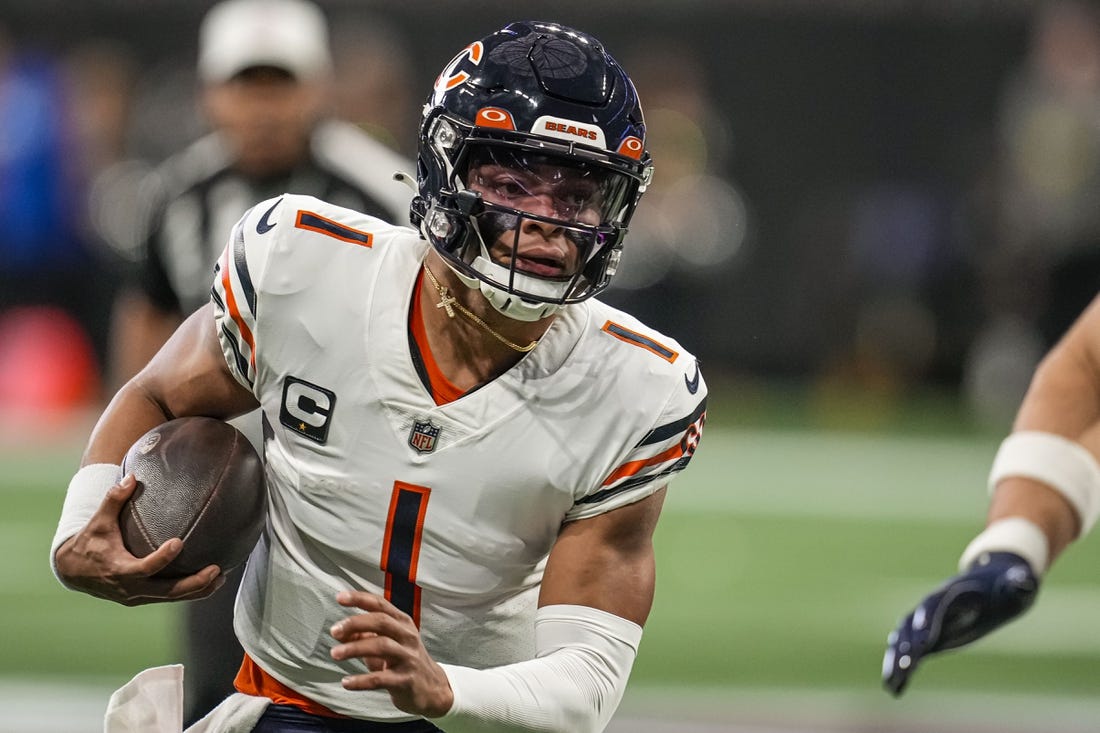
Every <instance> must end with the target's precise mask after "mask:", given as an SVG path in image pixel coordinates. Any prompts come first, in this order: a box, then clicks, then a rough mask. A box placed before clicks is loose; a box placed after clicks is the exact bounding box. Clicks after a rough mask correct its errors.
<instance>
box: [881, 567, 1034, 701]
mask: <svg viewBox="0 0 1100 733" xmlns="http://www.w3.org/2000/svg"><path fill="white" fill-rule="evenodd" d="M1038 592H1039V578H1038V576H1036V575H1035V573H1034V571H1033V570H1032V569H1031V566H1030V565H1029V564H1028V562H1027V561H1026V560H1024V559H1023V558H1022V557H1020V556H1019V555H1016V554H1014V553H1011V552H990V553H983V554H982V555H980V556H979V557H978V559H977V560H975V561H974V563H973V564H972V565H971V566H970V568H969V569H968V570H966V572H964V573H961V574H959V575H956V576H955V577H953V578H951V579H949V580H948V581H947V582H945V583H944V584H943V585H942V586H940V587H939V588H938V589H937V590H936V591H935V592H933V593H931V594H930V595H928V596H926V597H925V598H924V600H922V601H921V602H920V603H919V604H918V605H917V607H916V608H915V609H914V610H913V612H912V613H910V614H909V615H908V616H906V617H905V618H904V619H902V621H901V623H900V624H898V627H897V628H896V629H895V630H894V631H892V632H891V633H890V635H889V636H888V637H887V640H886V642H887V646H886V654H885V656H884V657H883V660H882V683H883V685H884V686H885V687H886V689H887V690H889V691H890V692H891V693H893V694H894V695H895V696H897V695H901V693H902V692H903V691H904V690H905V686H906V685H907V684H908V682H909V678H910V677H911V676H912V674H913V672H914V671H915V670H916V668H917V665H918V664H920V662H921V660H923V659H924V657H926V656H928V655H929V654H933V653H936V652H942V651H945V650H947V649H955V648H957V647H960V646H963V645H965V644H969V643H970V642H972V641H975V640H977V639H979V638H981V637H983V636H985V635H986V634H988V633H989V632H991V631H993V630H994V629H996V628H998V627H999V626H1001V625H1003V624H1004V623H1006V622H1008V621H1010V620H1012V619H1014V618H1016V617H1017V616H1019V615H1020V614H1022V613H1023V612H1024V611H1026V610H1027V609H1028V608H1029V607H1030V606H1031V604H1032V603H1034V601H1035V596H1036V594H1037V593H1038Z"/></svg>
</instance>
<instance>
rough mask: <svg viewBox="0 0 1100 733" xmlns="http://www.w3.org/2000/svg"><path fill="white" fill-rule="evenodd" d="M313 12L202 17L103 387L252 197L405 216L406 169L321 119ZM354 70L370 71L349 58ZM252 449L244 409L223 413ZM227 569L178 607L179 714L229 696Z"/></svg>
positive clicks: (322, 61) (139, 348) (172, 308)
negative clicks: (179, 145)
mask: <svg viewBox="0 0 1100 733" xmlns="http://www.w3.org/2000/svg"><path fill="white" fill-rule="evenodd" d="M332 71H333V67H332V57H331V50H330V43H329V31H328V23H327V19H326V18H325V17H324V15H323V13H322V11H321V10H320V9H319V8H318V7H317V6H315V5H314V4H312V3H310V2H307V1H306V0H227V1H226V2H223V3H221V4H219V5H216V6H214V7H213V8H212V9H211V10H210V11H209V12H208V14H207V15H206V16H205V18H204V19H203V21H202V26H201V28H200V35H199V58H198V75H199V79H200V82H201V90H200V93H201V104H202V109H203V111H204V112H205V116H206V118H207V119H208V120H209V123H210V126H211V127H212V132H211V133H210V134H209V135H207V136H205V137H203V138H201V139H200V140H198V141H196V142H195V143H193V144H192V145H191V146H189V147H188V148H186V149H185V150H184V151H182V152H181V153H179V154H177V155H175V156H173V157H172V158H170V159H169V160H168V161H166V162H165V163H164V164H163V165H162V166H161V167H160V168H159V169H157V170H156V172H155V173H154V174H153V176H152V181H151V182H149V181H147V182H146V186H145V187H146V189H147V190H149V191H150V192H151V196H150V198H151V200H150V201H149V202H148V203H147V206H148V207H149V208H148V210H147V212H146V215H147V217H148V219H147V229H146V233H145V236H144V244H143V247H142V253H141V254H142V257H141V258H140V263H139V265H138V267H137V272H136V276H135V277H134V279H133V281H132V282H131V283H130V285H129V287H127V288H126V289H125V291H124V292H123V293H122V294H121V296H120V297H119V298H118V300H117V303H116V307H115V315H114V326H113V334H112V354H113V361H112V382H113V384H114V385H115V386H116V387H117V386H119V385H121V384H122V383H123V382H125V381H126V380H128V379H129V378H130V377H132V376H133V375H134V374H136V373H137V372H138V371H139V370H140V369H141V368H142V367H144V366H145V364H146V363H147V362H148V360H149V358H150V357H151V356H152V355H153V354H155V353H156V352H157V350H158V349H159V348H160V347H161V346H162V345H163V344H164V342H165V341H166V340H167V338H168V336H169V335H171V333H172V332H173V331H174V330H175V329H176V327H177V326H179V325H180V323H182V322H183V320H184V319H185V318H186V317H187V316H188V315H190V314H191V313H192V312H194V311H195V310H197V309H198V308H199V307H200V306H202V305H203V304H205V303H206V302H208V301H209V299H210V263H211V262H213V261H215V260H216V259H217V257H218V254H219V253H220V252H221V251H222V249H223V248H224V246H225V235H226V232H228V231H230V229H232V227H233V225H234V223H236V221H237V220H238V219H240V217H241V216H242V215H243V214H244V213H245V212H246V211H247V210H248V209H249V208H251V207H252V206H253V205H255V204H256V203H257V202H259V201H263V200H265V199H268V198H271V197H274V196H278V195H281V194H283V193H284V192H291V193H299V194H309V195H313V196H317V197H319V198H323V199H325V200H327V201H329V202H332V203H334V204H337V205H340V206H347V207H350V208H353V209H355V210H357V211H362V212H364V213H367V214H370V215H373V216H378V217H379V218H381V219H384V220H386V221H391V222H396V223H407V222H408V212H409V202H410V200H411V198H412V193H411V191H410V189H409V188H407V187H406V186H404V185H402V184H400V183H398V182H396V181H394V180H393V178H392V175H393V173H394V172H396V171H405V172H409V171H412V170H413V164H412V163H411V162H410V161H408V160H407V159H405V158H404V157H402V156H400V155H398V154H396V153H394V152H393V151H392V150H390V149H389V148H387V147H386V146H384V145H383V144H381V143H380V142H378V141H376V140H374V139H372V138H371V137H369V136H367V135H366V134H364V133H363V132H362V131H361V130H360V129H358V128H357V127H356V126H355V125H352V124H350V123H348V122H346V121H342V120H338V119H335V118H334V117H333V116H332V115H331V105H332V99H331V84H332ZM355 71H356V73H358V74H360V75H367V76H369V75H371V74H374V73H377V70H376V69H373V68H369V67H362V68H358V69H356V70H355ZM234 424H236V425H237V427H239V428H241V429H242V430H243V431H244V432H245V433H246V434H247V435H249V436H250V438H251V439H252V440H253V442H254V443H255V444H256V445H257V448H258V449H259V447H260V446H259V441H260V437H259V434H260V426H259V417H258V415H256V414H252V415H248V416H244V417H243V418H240V419H238V420H237V421H235V423H234ZM239 580H240V573H237V574H235V575H234V576H233V577H231V578H230V579H229V582H227V583H226V584H225V586H224V587H223V588H222V589H221V590H220V591H219V592H218V593H216V594H214V595H213V596H212V597H210V598H208V599H204V600H201V601H193V602H191V603H189V604H187V605H186V606H185V608H184V611H183V613H184V617H185V623H184V642H185V647H186V649H185V655H186V666H187V670H188V675H187V678H186V681H185V683H186V687H187V696H186V698H185V699H186V701H187V709H186V711H185V720H187V721H193V720H196V719H198V718H199V717H202V715H204V714H205V713H206V712H207V711H208V710H210V709H211V708H212V707H214V706H215V705H217V704H218V703H219V702H221V701H222V700H223V699H224V698H225V697H226V696H227V695H229V694H231V693H232V692H233V678H234V676H235V675H236V673H237V670H238V668H239V667H240V660H241V656H242V654H243V651H242V650H241V647H240V645H239V644H238V642H237V640H236V637H235V636H234V633H233V628H232V615H233V600H234V597H235V594H236V589H237V585H238V583H239Z"/></svg>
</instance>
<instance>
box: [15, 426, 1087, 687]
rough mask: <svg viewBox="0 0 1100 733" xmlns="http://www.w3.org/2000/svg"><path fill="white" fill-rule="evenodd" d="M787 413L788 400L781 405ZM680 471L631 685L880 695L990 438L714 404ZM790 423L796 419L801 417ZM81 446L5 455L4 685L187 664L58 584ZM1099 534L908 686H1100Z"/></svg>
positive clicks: (127, 614)
mask: <svg viewBox="0 0 1100 733" xmlns="http://www.w3.org/2000/svg"><path fill="white" fill-rule="evenodd" d="M787 414H788V417H789V415H790V414H789V412H788V413H787ZM712 415H713V416H714V417H713V418H712V420H711V422H710V424H709V425H708V427H707V432H706V434H705V436H704V439H703V443H702V446H701V447H700V450H699V453H698V454H697V456H696V459H695V461H694V463H693V464H692V467H691V468H690V469H689V471H688V472H687V474H686V475H685V476H683V477H682V478H681V479H679V480H678V481H677V482H675V483H674V485H673V486H672V488H671V490H670V494H669V498H668V501H667V504H666V512H665V514H664V516H663V517H662V519H661V524H660V527H659V530H658V536H657V539H656V543H657V551H658V582H657V600H656V604H655V606H654V609H653V612H652V615H651V617H650V621H649V623H648V625H647V631H646V635H645V638H644V640H643V644H642V650H641V654H640V656H639V659H638V662H637V665H636V667H635V672H634V675H633V678H632V679H633V684H636V685H638V686H639V687H641V688H654V689H656V688H664V687H673V688H690V687H698V688H699V689H710V690H714V689H718V690H739V691H741V692H744V691H746V690H749V691H751V690H753V689H756V688H759V689H761V690H764V689H802V690H806V691H807V694H809V693H811V692H812V691H814V690H825V689H828V690H837V689H840V690H851V691H858V692H866V693H868V694H871V695H875V694H881V696H882V699H883V701H884V703H885V701H886V700H888V698H887V696H886V695H885V693H879V692H878V685H879V681H878V676H879V667H880V662H881V656H882V651H883V641H884V639H885V636H886V634H887V632H888V631H889V630H890V628H891V627H892V626H893V624H894V622H895V621H896V619H897V618H898V617H899V616H900V615H901V614H902V613H903V612H905V611H907V610H908V608H909V607H910V606H911V605H912V604H914V603H915V602H916V601H917V600H918V599H919V598H920V596H921V595H923V593H925V592H926V591H928V590H931V588H932V587H933V585H934V584H935V583H937V582H938V581H939V580H941V579H942V578H943V577H945V576H946V575H948V574H950V573H951V572H952V571H953V567H954V563H955V561H956V558H957V557H958V555H959V553H960V551H961V550H962V548H963V546H964V545H965V544H966V542H967V541H968V540H969V539H970V538H971V537H972V536H973V535H974V534H975V533H976V532H977V531H978V530H979V529H980V527H981V525H982V517H983V513H984V508H985V502H986V497H985V494H984V488H983V484H984V479H985V474H986V471H987V469H988V465H989V461H990V460H991V458H992V455H993V452H994V451H995V449H996V445H997V442H998V440H999V438H1000V436H999V434H996V433H993V432H990V431H974V430H967V429H965V427H961V426H959V425H957V424H956V425H955V426H954V428H951V427H950V426H949V421H948V422H945V423H944V424H942V425H939V424H935V423H930V424H928V425H930V427H929V426H928V425H926V428H927V429H925V428H922V429H899V426H901V427H902V428H904V427H905V426H906V425H909V423H906V422H904V421H902V423H898V424H895V425H892V426H890V425H888V426H886V429H885V430H878V431H876V432H868V431H865V430H862V429H851V428H850V427H846V428H837V427H827V428H825V427H822V426H821V424H820V422H818V423H817V424H814V421H812V420H802V421H799V420H791V419H782V420H773V421H772V422H771V424H767V423H768V421H767V420H756V421H753V420H751V419H743V418H738V419H732V418H728V417H722V418H719V417H718V416H717V413H715V411H714V408H713V407H712ZM799 423H801V424H799ZM78 451H79V449H78V448H77V447H76V446H75V445H74V446H72V447H67V448H56V447H55V448H54V449H53V450H52V451H44V450H27V449H25V448H24V449H21V450H19V451H18V453H16V452H13V451H11V450H7V451H4V452H3V455H2V458H0V466H2V470H0V494H2V496H3V497H4V506H5V511H4V513H3V515H2V517H0V525H2V526H0V529H2V530H3V531H0V577H2V578H3V579H4V582H3V583H2V584H0V594H2V597H0V635H2V638H0V644H2V646H0V649H3V650H4V651H3V652H2V653H0V681H2V679H4V678H7V679H11V680H14V679H21V680H22V679H41V680H45V681H49V680H51V679H57V680H62V679H64V680H66V681H80V680H88V681H99V682H104V681H106V682H119V683H121V682H122V681H125V679H127V678H128V677H129V676H131V675H132V674H133V673H134V672H136V671H138V670H140V669H142V668H144V667H148V666H152V665H156V664H164V663H169V662H175V661H179V654H178V650H177V648H176V643H175V637H174V633H173V624H174V620H175V616H174V614H175V612H176V609H175V608H173V607H170V606H150V607H142V608H123V607H120V606H115V605H113V604H110V603H107V602H104V601H99V600H97V599H93V598H90V597H87V596H83V595H81V594H77V593H72V592H68V591H65V590H63V589H61V588H60V587H59V586H58V585H57V583H56V581H55V580H54V579H53V577H52V576H51V575H50V572H49V568H48V565H47V560H46V554H47V547H48V544H49V541H50V538H51V536H52V533H53V528H54V524H55V521H56V515H57V512H58V510H59V507H60V500H61V492H62V489H63V487H64V485H65V482H66V481H67V478H68V476H69V475H70V474H71V471H72V470H73V467H74V465H75V462H76V460H77V453H78ZM1098 566H1100V542H1097V541H1095V538H1092V539H1091V540H1089V541H1085V542H1083V543H1081V544H1080V545H1077V546H1075V547H1073V548H1071V550H1070V552H1069V554H1068V555H1066V556H1065V557H1064V558H1063V560H1062V562H1061V563H1060V564H1059V565H1058V566H1057V567H1056V568H1055V569H1054V570H1053V571H1052V572H1051V573H1050V574H1049V576H1048V579H1047V581H1046V582H1045V584H1044V588H1043V590H1042V592H1041V594H1040V599H1039V603H1038V605H1037V606H1036V607H1035V609H1033V610H1032V611H1031V612H1030V613H1029V615H1028V616H1027V617H1025V618H1024V619H1021V620H1020V621H1018V622H1017V623H1015V624H1013V625H1012V626H1010V627H1007V628H1005V629H1003V630H1001V631H1000V632H998V634H996V635H994V636H993V637H990V638H988V639H986V640H983V641H982V642H980V643H979V644H977V645H975V646H973V647H971V648H969V649H966V650H963V651H959V652H954V653H952V654H951V655H950V656H945V657H942V658H939V659H935V660H932V661H931V662H930V663H929V664H927V665H926V666H925V667H923V668H922V669H921V670H920V672H919V674H918V675H917V677H916V679H915V682H914V684H913V686H912V688H911V692H910V695H909V696H907V699H908V698H909V697H912V696H913V692H922V691H924V692H927V693H929V694H931V693H932V692H952V693H957V692H973V693H986V692H999V693H1016V692H1018V693H1021V694H1023V693H1028V694H1034V693H1040V694H1043V693H1050V694H1064V695H1070V696H1074V695H1077V696H1082V697H1083V698H1084V697H1087V696H1091V695H1095V691H1096V690H1097V689H1098V688H1100V636H1098V635H1097V634H1095V633H1094V631H1093V624H1092V619H1093V618H1094V617H1095V615H1096V613H1097V610H1098V609H1100V577H1098V574H1097V571H1096V568H1097V567H1098Z"/></svg>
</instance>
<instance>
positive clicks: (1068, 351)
mask: <svg viewBox="0 0 1100 733" xmlns="http://www.w3.org/2000/svg"><path fill="white" fill-rule="evenodd" d="M1097 455H1100V298H1098V299H1096V300H1094V301H1093V302H1092V304H1091V305H1090V306H1089V308H1088V309H1087V310H1086V311H1085V312H1084V313H1083V314H1082V315H1081V316H1080V317H1079V318H1078V320H1077V322H1076V323H1075V324H1074V325H1073V326H1072V327H1071V328H1070V329H1069V331H1068V332H1067V333H1066V334H1065V335H1064V336H1063V337H1062V339H1061V340H1060V341H1059V342H1058V344H1056V345H1055V346H1054V348H1053V349H1051V351H1050V353H1049V354H1047V356H1046V357H1045V358H1044V360H1043V362H1042V363H1041V364H1040V365H1039V368H1038V369H1037V370H1036V372H1035V375H1034V376H1033V378H1032V381H1031V386H1030V387H1029V389H1028V392H1027V394H1026V395H1025V397H1024V400H1023V403H1022V405H1021V406H1020V410H1019V412H1018V413H1017V416H1016V420H1015V424H1014V426H1013V432H1012V433H1011V434H1010V435H1009V436H1008V437H1007V438H1005V440H1004V442H1003V443H1002V444H1001V447H1000V449H999V450H998V452H997V455H996V457H995V458H994V461H993V466H992V469H991V472H990V477H989V488H990V490H991V491H992V492H993V497H992V501H991V504H990V508H989V516H988V524H987V526H986V528H985V530H984V531H983V532H982V533H981V534H979V535H978V536H977V537H976V538H974V540H973V541H972V542H971V543H970V544H969V545H968V546H967V547H966V549H965V550H964V552H963V554H962V558H961V559H960V560H959V574H958V575H956V576H955V577H953V578H951V579H949V580H947V581H946V582H945V583H944V584H943V585H942V586H941V587H940V588H938V589H937V590H935V591H934V592H932V593H931V594H930V595H928V596H927V597H926V598H924V599H923V600H922V601H921V602H920V603H919V604H918V605H917V606H916V608H915V609H914V610H913V612H912V613H910V614H908V615H907V616H906V617H905V618H904V619H902V621H901V623H900V624H899V625H898V627H897V629H896V630H895V631H893V632H892V633H891V634H890V635H889V638H888V643H887V648H886V654H885V658H884V659H883V670H882V671H883V683H884V684H885V686H886V689H887V690H889V691H890V692H892V693H893V694H894V695H900V694H901V693H902V692H903V691H904V690H905V687H906V685H907V684H908V683H909V680H910V678H911V677H912V675H913V672H914V670H916V669H917V666H918V665H919V664H920V662H921V661H922V660H923V659H924V658H925V657H927V656H928V655H930V654H935V653H937V652H941V651H944V650H947V649H954V648H957V647H960V646H963V645H965V644H969V643H970V642H973V641H975V640H977V639H979V638H981V637H983V636H985V635H986V634H988V633H989V632H991V631H993V630H994V629H996V628H998V627H1000V626H1001V625H1003V624H1004V623H1006V622H1008V621H1011V620H1012V619H1014V618H1016V617H1018V616H1019V615H1020V614H1021V613H1023V612H1024V611H1026V610H1027V609H1028V608H1030V607H1031V605H1032V604H1033V603H1034V601H1035V598H1036V594H1037V593H1038V591H1039V584H1040V579H1041V578H1042V576H1043V573H1044V572H1046V570H1047V569H1048V567H1049V566H1050V564H1051V562H1053V561H1054V559H1055V558H1057V557H1058V556H1059V555H1060V554H1061V553H1062V552H1063V551H1064V550H1065V549H1066V547H1067V546H1068V545H1069V544H1070V543H1071V542H1073V541H1074V540H1075V539H1077V538H1079V537H1081V536H1083V535H1085V534H1087V533H1088V531H1089V530H1090V529H1091V528H1092V526H1093V525H1094V524H1095V523H1096V519H1097V517H1098V516H1100V465H1098V464H1097V460H1096V456H1097Z"/></svg>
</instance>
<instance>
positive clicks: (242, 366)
mask: <svg viewBox="0 0 1100 733" xmlns="http://www.w3.org/2000/svg"><path fill="white" fill-rule="evenodd" d="M222 334H224V335H225V340H226V341H227V342H228V343H229V345H230V346H232V347H233V359H234V360H235V361H236V362H237V371H239V372H240V373H241V376H242V377H244V378H245V379H246V380H247V381H248V383H249V384H252V383H253V382H252V380H251V379H249V377H248V359H246V358H245V357H244V354H242V353H241V349H240V347H239V346H238V345H237V339H236V337H235V336H234V335H233V333H232V332H231V331H230V330H229V329H228V328H227V327H226V326H225V325H224V324H223V325H222Z"/></svg>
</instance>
